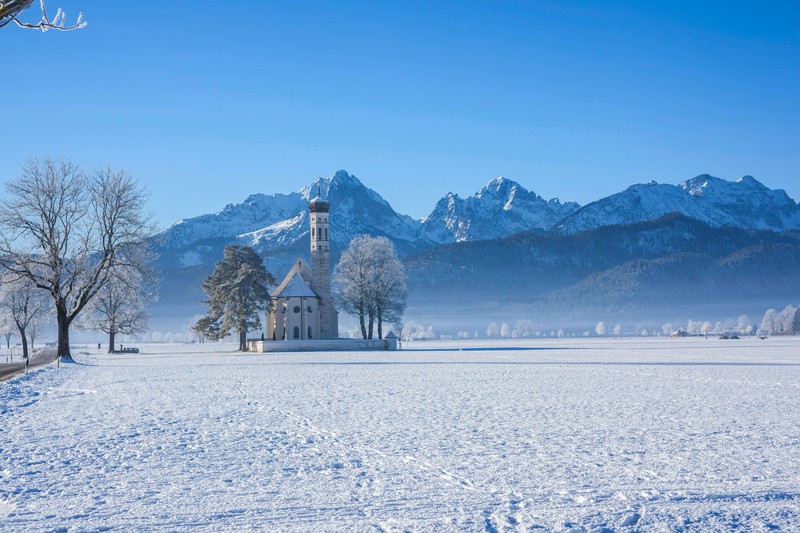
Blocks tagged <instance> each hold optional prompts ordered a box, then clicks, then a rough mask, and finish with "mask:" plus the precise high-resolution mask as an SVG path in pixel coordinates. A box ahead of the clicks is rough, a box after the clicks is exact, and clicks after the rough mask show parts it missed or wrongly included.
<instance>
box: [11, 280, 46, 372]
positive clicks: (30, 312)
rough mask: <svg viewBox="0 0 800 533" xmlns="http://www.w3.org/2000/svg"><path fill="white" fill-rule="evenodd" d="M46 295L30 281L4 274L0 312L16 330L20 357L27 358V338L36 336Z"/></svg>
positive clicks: (43, 311)
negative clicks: (19, 340) (19, 345)
mask: <svg viewBox="0 0 800 533" xmlns="http://www.w3.org/2000/svg"><path fill="white" fill-rule="evenodd" d="M47 303H48V302H47V299H46V295H44V294H43V293H42V291H40V290H38V289H37V288H36V287H35V286H34V285H33V284H32V283H31V281H30V280H28V279H26V278H20V277H18V276H16V275H15V274H13V273H12V272H4V275H3V283H2V289H0V310H2V311H1V312H2V313H3V314H4V315H6V316H7V317H8V318H9V319H10V320H11V321H12V323H13V324H14V326H15V327H16V328H17V331H18V332H19V337H20V339H21V340H22V357H23V358H24V359H27V358H28V356H29V353H28V352H29V350H28V336H29V335H32V336H34V337H35V336H36V333H37V330H38V322H39V320H40V319H41V318H42V316H43V315H44V313H45V311H46V309H47Z"/></svg>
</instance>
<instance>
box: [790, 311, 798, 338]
mask: <svg viewBox="0 0 800 533" xmlns="http://www.w3.org/2000/svg"><path fill="white" fill-rule="evenodd" d="M791 332H792V334H793V335H797V334H799V333H800V306H798V308H797V310H796V311H795V313H794V320H792V330H791Z"/></svg>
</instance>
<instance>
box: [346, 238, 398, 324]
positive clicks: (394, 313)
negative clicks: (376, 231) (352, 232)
mask: <svg viewBox="0 0 800 533" xmlns="http://www.w3.org/2000/svg"><path fill="white" fill-rule="evenodd" d="M333 281H334V286H335V293H334V294H335V299H336V302H337V303H338V304H339V306H340V307H341V308H342V309H343V310H344V311H345V312H346V313H348V314H351V315H353V316H356V317H358V321H359V325H360V326H361V334H362V336H363V338H365V339H371V338H372V337H373V331H374V328H375V326H376V324H377V328H378V338H379V339H381V338H383V324H384V322H386V323H394V322H396V321H397V320H399V319H401V318H402V315H403V313H404V312H405V308H406V298H407V289H406V278H405V272H404V271H403V264H402V263H401V262H400V259H399V258H398V257H397V254H396V252H395V250H394V246H393V245H392V243H391V241H390V240H389V239H387V238H386V237H370V236H369V235H360V236H358V237H356V238H354V239H353V240H352V241H351V242H350V245H349V246H348V247H347V250H345V251H344V252H343V253H342V257H341V258H340V259H339V263H338V264H337V265H336V268H335V269H334V273H333Z"/></svg>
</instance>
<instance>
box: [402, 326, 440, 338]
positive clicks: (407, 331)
mask: <svg viewBox="0 0 800 533" xmlns="http://www.w3.org/2000/svg"><path fill="white" fill-rule="evenodd" d="M402 337H403V338H404V339H406V340H419V341H422V340H431V339H435V338H436V334H435V333H434V332H433V326H428V327H425V326H423V325H422V324H417V323H416V322H408V323H407V324H406V325H405V326H404V327H403V334H402Z"/></svg>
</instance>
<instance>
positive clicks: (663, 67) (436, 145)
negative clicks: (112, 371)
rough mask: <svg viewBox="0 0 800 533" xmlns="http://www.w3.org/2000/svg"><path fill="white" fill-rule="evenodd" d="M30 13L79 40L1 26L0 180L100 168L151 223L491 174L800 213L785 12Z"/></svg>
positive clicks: (409, 199) (91, 0) (154, 7)
mask: <svg viewBox="0 0 800 533" xmlns="http://www.w3.org/2000/svg"><path fill="white" fill-rule="evenodd" d="M47 2H48V5H49V6H50V9H51V10H55V8H56V7H58V6H61V7H63V8H65V10H66V11H67V15H68V17H69V18H70V19H74V17H75V16H76V15H77V13H78V11H81V10H82V11H84V13H85V17H86V20H88V21H89V26H88V27H87V28H86V29H84V30H80V31H75V32H71V33H57V32H48V33H46V34H41V33H38V32H33V31H24V30H21V29H17V28H16V27H12V26H7V27H5V28H3V29H0V65H1V67H0V69H1V70H0V88H2V94H3V103H4V105H3V115H2V119H0V120H1V121H2V122H0V180H2V181H3V182H5V181H7V180H9V179H11V178H13V177H15V176H17V175H18V173H19V167H20V164H21V163H22V161H23V159H24V158H25V157H26V156H28V155H45V154H50V155H55V156H66V157H69V158H72V159H73V160H76V161H78V162H80V163H82V164H84V165H86V166H88V167H94V166H97V165H101V164H107V163H110V164H112V165H114V166H118V167H123V168H126V169H127V170H129V171H130V172H131V173H132V174H134V175H135V176H136V177H137V178H138V179H139V180H140V182H141V183H143V184H144V185H145V186H146V187H147V188H148V189H149V190H150V192H151V194H152V202H151V203H152V208H153V210H154V211H155V212H156V213H157V215H158V216H159V218H160V220H161V222H162V224H165V225H166V224H170V223H172V222H174V221H175V220H177V219H179V218H183V217H190V216H195V215H198V214H202V213H207V212H214V211H218V210H220V209H221V208H222V207H223V206H224V205H225V204H227V203H231V202H239V201H242V200H243V199H244V198H245V197H246V196H247V195H248V194H251V193H255V192H263V193H272V192H290V191H292V190H296V189H298V188H300V187H301V186H303V185H306V184H308V183H310V182H312V181H313V180H314V179H315V178H316V176H317V175H323V176H327V175H331V174H333V172H335V171H336V170H338V169H346V170H348V171H349V172H350V173H353V174H355V175H356V176H358V177H359V178H360V179H361V180H362V181H364V182H365V183H366V184H367V185H368V186H370V187H372V188H373V189H375V190H377V191H378V192H379V193H381V194H382V195H383V196H384V197H386V198H387V199H388V200H389V201H390V202H391V203H392V205H393V206H394V207H395V209H397V210H399V211H401V212H404V213H407V214H409V215H412V216H414V217H421V216H424V215H426V214H428V212H429V211H430V210H431V209H432V207H433V205H434V203H435V202H436V201H437V200H438V199H439V198H440V197H441V195H442V194H443V193H445V192H446V191H453V192H457V193H459V194H462V195H466V194H471V193H473V192H475V191H476V190H477V189H478V188H480V187H481V186H482V185H483V184H484V183H485V182H487V181H488V180H489V179H491V178H493V177H496V176H500V175H503V176H506V177H509V178H512V179H515V180H517V181H519V182H520V183H522V184H523V185H524V186H526V187H527V188H529V189H531V190H533V191H535V192H537V193H538V194H540V195H542V196H544V197H545V198H551V197H559V198H561V199H562V200H575V201H578V202H580V203H587V202H590V201H592V200H595V199H597V198H599V197H602V196H605V195H608V194H612V193H614V192H617V191H619V190H621V189H623V188H625V187H627V186H628V185H630V184H633V183H638V182H643V181H648V180H651V179H655V180H657V181H661V182H667V183H678V182H680V181H682V180H683V179H687V178H690V177H692V176H695V175H697V174H701V173H710V174H713V175H716V176H719V177H722V178H726V179H738V178H739V177H741V176H742V175H744V174H752V175H753V176H755V177H756V178H757V179H759V180H761V181H762V182H764V183H765V184H766V185H768V186H770V187H773V188H784V189H786V191H787V192H788V193H789V195H790V196H792V197H793V198H794V199H795V200H798V199H800V7H798V3H797V2H784V3H782V2H757V1H753V2H739V1H736V0H733V1H724V2H698V1H691V2H684V1H671V2H651V3H647V2H639V1H630V2H560V1H559V2H555V1H554V2H534V1H519V2H516V1H506V2H468V1H463V2H445V1H441V2H438V1H437V2H428V1H423V2H411V1H403V2H380V1H369V2H355V1H347V2H342V1H335V0H333V1H331V0H328V1H320V2H312V1H302V0H290V1H285V2H269V1H244V0H243V1H238V2H218V1H213V2H212V1H204V0H198V1H193V2H189V1H173V2H147V1H136V2H129V1H121V0H113V1H109V0H104V1H100V0H47ZM645 4H651V5H645ZM228 6H232V7H228ZM35 9H36V8H35V7H34V8H32V9H31V10H30V12H29V13H28V18H34V17H35V15H36V13H35Z"/></svg>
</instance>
